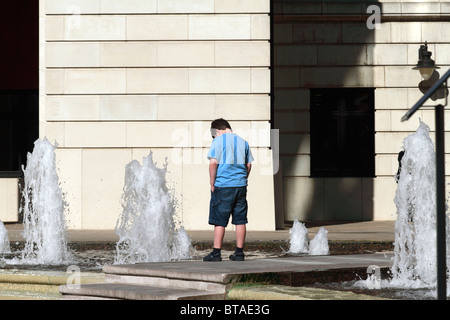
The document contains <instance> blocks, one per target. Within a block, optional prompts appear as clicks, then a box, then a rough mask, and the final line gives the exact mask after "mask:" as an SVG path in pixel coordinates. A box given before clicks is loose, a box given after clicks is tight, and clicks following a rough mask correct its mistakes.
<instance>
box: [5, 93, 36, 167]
mask: <svg viewBox="0 0 450 320" xmlns="http://www.w3.org/2000/svg"><path fill="white" fill-rule="evenodd" d="M38 109H39V107H38V92H37V90H12V91H0V154H1V157H0V175H1V176H8V175H9V176H20V175H21V173H20V171H21V165H22V164H25V163H26V159H27V158H26V157H27V153H28V152H31V151H32V150H33V143H34V141H35V140H36V139H37V138H38V136H39V131H38V130H39V129H38V122H39V113H38Z"/></svg>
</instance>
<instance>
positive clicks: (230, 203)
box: [203, 119, 253, 261]
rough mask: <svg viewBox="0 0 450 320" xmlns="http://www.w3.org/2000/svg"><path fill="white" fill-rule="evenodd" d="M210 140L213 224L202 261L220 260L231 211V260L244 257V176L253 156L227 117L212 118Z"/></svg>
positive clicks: (245, 178)
mask: <svg viewBox="0 0 450 320" xmlns="http://www.w3.org/2000/svg"><path fill="white" fill-rule="evenodd" d="M211 135H212V137H213V139H214V140H213V142H212V144H211V147H210V149H209V152H208V159H209V177H210V185H211V201H210V206H209V221H208V222H209V224H211V225H214V247H213V251H212V252H211V253H210V254H208V255H207V256H206V257H204V258H203V261H222V257H221V248H222V242H223V237H224V235H225V228H226V226H227V225H228V220H229V218H230V215H232V221H231V223H232V224H234V225H235V226H236V250H235V252H234V254H232V255H230V260H235V261H243V260H244V241H245V235H246V224H247V180H248V175H249V174H250V170H251V168H252V164H251V162H252V161H253V156H252V153H251V151H250V147H249V145H248V142H247V141H245V140H244V139H242V138H241V137H239V136H238V135H236V134H234V133H233V131H232V130H231V126H230V124H229V123H228V121H226V120H224V119H216V120H214V121H213V122H211Z"/></svg>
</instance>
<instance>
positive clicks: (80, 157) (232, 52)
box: [40, 0, 275, 230]
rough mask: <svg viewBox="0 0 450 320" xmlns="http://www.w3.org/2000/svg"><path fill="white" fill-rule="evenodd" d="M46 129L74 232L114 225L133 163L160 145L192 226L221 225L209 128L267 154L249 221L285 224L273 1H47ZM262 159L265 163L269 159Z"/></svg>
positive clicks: (252, 192) (255, 180) (181, 211)
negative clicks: (276, 125) (225, 126)
mask: <svg viewBox="0 0 450 320" xmlns="http://www.w3.org/2000/svg"><path fill="white" fill-rule="evenodd" d="M40 4H41V6H40V11H41V12H40V28H41V30H40V32H41V44H40V48H41V51H40V59H41V60H40V66H41V67H40V73H41V90H40V91H41V93H40V94H41V95H40V111H41V112H40V136H41V137H44V136H46V137H47V138H49V140H50V141H52V142H53V141H56V142H57V143H58V145H59V148H58V150H57V159H58V166H59V170H60V179H61V181H62V185H63V188H64V191H65V193H66V196H67V198H68V199H67V200H68V202H69V208H70V217H69V225H70V227H71V228H83V229H105V228H107V229H109V228H114V227H115V223H116V221H117V217H118V215H119V213H120V211H121V204H120V198H121V194H122V188H123V185H124V173H125V165H126V164H127V163H129V162H130V161H131V160H133V159H137V160H142V157H144V156H146V155H148V154H149V152H150V151H152V152H153V155H154V159H155V160H156V161H157V162H158V164H159V165H160V166H162V165H163V164H164V163H165V161H166V160H167V162H168V177H167V178H168V184H169V187H170V188H173V190H174V194H175V198H176V201H177V202H178V206H177V214H178V216H179V219H180V220H181V221H182V223H183V225H184V226H185V228H187V229H197V230H198V229H210V226H208V224H207V218H208V211H209V178H208V162H207V159H206V153H207V151H208V147H209V145H210V143H211V136H210V132H209V125H210V122H211V120H213V119H215V118H220V117H223V118H226V119H228V120H229V121H230V123H231V125H232V127H233V129H234V131H235V132H236V133H238V134H240V135H241V136H243V137H244V138H245V139H248V141H249V142H250V145H251V147H252V149H253V150H254V155H255V158H256V163H255V166H254V168H255V170H254V172H252V175H251V177H250V182H249V184H250V185H249V202H250V213H249V217H250V221H251V222H252V223H250V224H249V229H252V228H253V229H256V230H272V229H273V228H274V223H275V222H274V221H275V217H274V209H273V207H274V204H273V175H271V174H265V173H264V171H267V170H266V169H267V168H268V167H271V163H272V161H271V152H270V150H269V146H270V123H269V121H270V96H269V93H270V69H269V67H270V43H269V40H270V17H269V13H270V3H269V1H268V0H252V1H237V0H236V1H235V0H233V1H230V0H132V1H115V0H67V1H66V0H41V1H40ZM258 164H259V166H258Z"/></svg>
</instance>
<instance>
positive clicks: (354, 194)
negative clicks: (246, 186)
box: [273, 0, 450, 222]
mask: <svg viewBox="0 0 450 320" xmlns="http://www.w3.org/2000/svg"><path fill="white" fill-rule="evenodd" d="M371 5H375V6H377V7H378V8H379V9H380V13H381V16H380V20H378V21H379V24H378V28H369V27H368V25H367V20H368V19H369V18H370V16H371V15H372V14H373V11H369V12H367V9H368V8H369V6H371ZM449 8H450V7H449V2H447V1H414V2H408V1H385V0H383V1H365V0H361V1H344V0H342V1H341V0H338V1H326V0H323V1H290V0H284V1H283V0H276V1H275V2H274V13H275V23H274V35H273V39H274V44H275V48H274V70H275V78H274V88H275V89H274V94H275V100H274V101H275V102H274V110H275V111H274V115H275V116H274V123H275V128H278V129H279V130H280V146H281V149H280V159H281V165H282V170H283V173H282V176H283V190H282V191H280V192H278V193H277V201H278V202H282V204H283V206H284V217H285V221H287V222H289V221H292V220H294V219H295V218H298V219H299V220H302V221H311V220H313V221H323V220H333V221H336V220H353V221H360V220H393V219H396V215H395V213H396V208H395V205H394V203H393V199H394V196H395V191H396V187H397V185H396V183H395V181H394V174H395V173H396V172H397V169H398V163H397V154H398V152H399V151H400V150H401V148H402V145H403V139H404V138H405V137H406V136H407V135H408V134H410V133H412V132H414V131H415V130H416V129H417V128H418V126H419V120H418V119H419V118H420V119H422V121H424V122H425V123H427V124H428V125H429V126H430V128H431V131H432V132H431V137H432V139H434V132H433V130H434V111H433V108H428V109H427V108H424V109H423V110H420V111H419V112H417V113H416V114H415V115H414V117H413V118H412V119H410V120H409V121H408V122H401V121H400V119H401V117H402V116H403V115H404V114H405V112H406V111H407V110H408V109H409V108H411V107H412V106H413V105H414V103H415V102H416V101H417V100H418V99H419V98H420V97H421V95H422V93H421V92H420V90H419V88H418V85H419V83H420V82H421V80H422V79H421V77H420V74H419V72H418V71H416V70H412V68H413V67H414V66H415V65H416V63H417V60H418V49H419V47H420V45H422V44H423V43H424V42H425V41H428V48H429V50H430V51H432V58H433V59H434V60H435V61H436V64H438V65H440V66H441V69H439V70H438V72H439V73H440V75H442V74H443V73H445V71H446V70H447V69H448V67H449V65H450V59H449V51H448V49H449V43H450V35H449V34H448V33H446V31H445V30H448V29H449V28H450V20H449V19H448V14H449V13H450V12H449ZM311 88H375V177H363V178H349V177H342V178H311V171H310V155H311V151H310V96H309V93H310V89H311ZM437 103H442V100H437V101H428V103H427V104H430V105H434V104H437ZM449 121H450V113H449V112H448V111H446V129H447V130H448V128H449V124H448V122H449ZM448 138H450V136H449V137H448ZM446 144H447V146H446V150H447V153H448V152H449V150H450V149H449V147H450V142H449V141H448V140H447V142H446ZM447 166H448V165H447ZM448 172H449V171H448V170H447V173H448Z"/></svg>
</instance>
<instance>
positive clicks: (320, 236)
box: [288, 219, 329, 255]
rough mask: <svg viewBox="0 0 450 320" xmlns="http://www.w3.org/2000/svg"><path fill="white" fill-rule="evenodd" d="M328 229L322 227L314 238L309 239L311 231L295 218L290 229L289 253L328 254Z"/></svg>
mask: <svg viewBox="0 0 450 320" xmlns="http://www.w3.org/2000/svg"><path fill="white" fill-rule="evenodd" d="M327 233H328V231H327V230H326V229H325V228H324V227H321V228H320V229H319V231H318V232H317V234H316V235H315V236H314V238H313V239H312V240H311V241H309V231H308V229H307V228H306V226H305V224H304V223H301V222H299V221H298V220H297V219H295V220H294V223H293V225H292V228H291V229H290V230H289V234H290V238H289V251H288V253H293V254H301V253H307V254H309V255H327V254H329V247H328V237H327Z"/></svg>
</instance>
